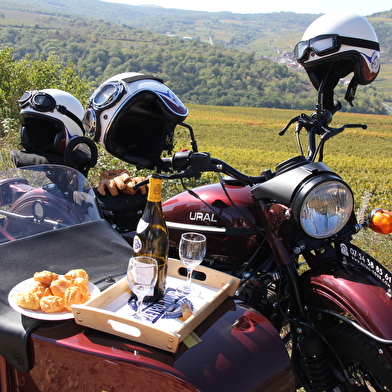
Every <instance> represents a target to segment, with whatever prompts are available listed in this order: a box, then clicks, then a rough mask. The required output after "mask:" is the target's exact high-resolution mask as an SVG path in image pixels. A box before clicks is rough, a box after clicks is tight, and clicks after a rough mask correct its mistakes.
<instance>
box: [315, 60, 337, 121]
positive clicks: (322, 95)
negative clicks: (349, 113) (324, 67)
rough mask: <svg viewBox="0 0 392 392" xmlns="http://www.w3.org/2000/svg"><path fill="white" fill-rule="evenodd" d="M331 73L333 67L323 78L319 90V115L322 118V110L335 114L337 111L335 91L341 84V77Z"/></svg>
mask: <svg viewBox="0 0 392 392" xmlns="http://www.w3.org/2000/svg"><path fill="white" fill-rule="evenodd" d="M330 71H331V67H330V68H329V69H328V71H327V73H326V74H325V76H324V77H323V79H322V81H321V83H320V85H319V88H318V90H317V91H318V113H319V116H321V111H322V110H328V111H329V112H331V113H332V114H334V113H335V112H336V111H337V109H336V105H335V102H334V89H335V87H336V85H337V84H338V83H339V77H338V76H337V75H336V74H334V73H333V72H330Z"/></svg>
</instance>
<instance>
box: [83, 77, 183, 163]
mask: <svg viewBox="0 0 392 392" xmlns="http://www.w3.org/2000/svg"><path fill="white" fill-rule="evenodd" d="M187 115H188V109H187V108H186V107H185V106H184V105H183V104H182V102H181V101H180V100H179V99H178V98H177V96H176V95H175V94H174V93H173V92H172V91H171V90H170V89H169V88H168V87H166V86H165V85H164V84H163V81H162V80H161V79H160V78H158V77H156V76H154V75H144V74H140V73H135V72H127V73H122V74H119V75H115V76H113V77H111V78H109V79H108V80H106V81H105V82H103V83H102V84H101V85H100V86H99V87H98V89H97V90H95V92H94V93H93V94H92V96H91V97H90V99H89V102H88V104H87V108H86V111H85V115H84V119H83V125H84V128H85V130H86V132H87V134H88V135H89V136H90V137H92V138H93V139H94V141H96V142H98V143H99V144H100V145H101V146H102V147H104V148H105V149H106V151H108V152H109V153H110V154H111V155H113V156H115V157H117V158H119V159H121V160H123V161H125V162H128V163H131V164H134V165H136V166H138V167H144V168H147V169H153V168H155V167H156V168H159V169H163V170H168V168H167V167H166V165H165V164H164V163H163V161H162V160H161V158H160V156H161V154H162V152H163V151H164V150H167V151H169V152H171V150H172V148H173V133H174V128H175V127H176V125H177V124H179V123H182V122H183V121H184V120H185V118H186V117H187Z"/></svg>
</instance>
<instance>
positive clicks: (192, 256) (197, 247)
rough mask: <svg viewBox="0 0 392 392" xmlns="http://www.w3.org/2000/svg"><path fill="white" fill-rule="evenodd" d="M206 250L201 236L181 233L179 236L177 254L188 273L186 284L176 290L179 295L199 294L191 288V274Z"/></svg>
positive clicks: (204, 239)
mask: <svg viewBox="0 0 392 392" xmlns="http://www.w3.org/2000/svg"><path fill="white" fill-rule="evenodd" d="M206 250H207V245H206V237H205V236H204V235H203V234H199V233H183V234H182V235H181V240H180V246H179V254H180V259H181V261H182V263H183V264H184V265H185V267H186V269H187V271H188V273H187V280H186V284H185V285H183V286H180V287H178V288H177V291H178V292H180V293H181V294H185V295H193V296H197V295H199V292H198V291H196V290H195V288H194V287H193V286H192V272H193V269H194V268H195V267H197V266H198V265H199V264H200V263H201V262H202V261H203V258H204V256H205V254H206Z"/></svg>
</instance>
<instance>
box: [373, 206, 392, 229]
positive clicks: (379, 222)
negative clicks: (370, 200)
mask: <svg viewBox="0 0 392 392" xmlns="http://www.w3.org/2000/svg"><path fill="white" fill-rule="evenodd" d="M369 227H370V228H371V229H372V230H373V231H375V232H376V233H380V234H390V233H392V212H391V211H388V210H384V209H382V208H378V209H376V210H373V211H372V212H371V213H370V214H369Z"/></svg>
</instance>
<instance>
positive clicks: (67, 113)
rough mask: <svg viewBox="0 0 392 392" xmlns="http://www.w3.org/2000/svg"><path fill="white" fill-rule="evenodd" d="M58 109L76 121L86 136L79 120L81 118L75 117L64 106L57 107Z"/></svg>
mask: <svg viewBox="0 0 392 392" xmlns="http://www.w3.org/2000/svg"><path fill="white" fill-rule="evenodd" d="M56 109H57V110H58V111H59V112H60V113H61V114H64V115H65V116H67V117H69V118H70V119H71V120H73V121H75V122H76V124H78V125H79V128H80V129H81V130H82V131H83V135H84V133H85V132H84V127H83V123H82V121H81V120H80V119H79V117H77V116H75V115H74V114H73V113H72V112H70V111H69V110H68V109H67V108H66V107H65V106H63V105H57V106H56Z"/></svg>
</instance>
